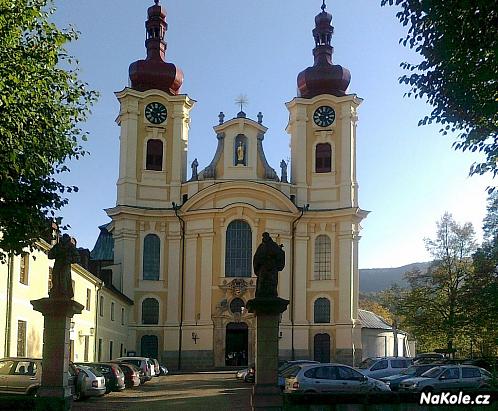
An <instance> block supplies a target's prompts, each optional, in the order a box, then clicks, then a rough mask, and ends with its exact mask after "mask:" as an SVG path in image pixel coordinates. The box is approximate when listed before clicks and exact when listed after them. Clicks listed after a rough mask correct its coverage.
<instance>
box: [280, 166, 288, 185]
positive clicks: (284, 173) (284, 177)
mask: <svg viewBox="0 0 498 411" xmlns="http://www.w3.org/2000/svg"><path fill="white" fill-rule="evenodd" d="M280 170H281V171H282V174H281V177H280V181H281V182H282V183H287V163H286V162H285V161H284V160H282V161H281V162H280Z"/></svg>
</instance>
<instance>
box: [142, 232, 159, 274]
mask: <svg viewBox="0 0 498 411" xmlns="http://www.w3.org/2000/svg"><path fill="white" fill-rule="evenodd" d="M160 259H161V240H160V239H159V237H158V236H157V235H155V234H147V235H146V236H145V238H144V257H143V278H144V280H159V263H160Z"/></svg>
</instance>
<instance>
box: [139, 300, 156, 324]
mask: <svg viewBox="0 0 498 411" xmlns="http://www.w3.org/2000/svg"><path fill="white" fill-rule="evenodd" d="M142 324H159V301H157V300H156V299H155V298H146V299H145V300H143V301H142Z"/></svg>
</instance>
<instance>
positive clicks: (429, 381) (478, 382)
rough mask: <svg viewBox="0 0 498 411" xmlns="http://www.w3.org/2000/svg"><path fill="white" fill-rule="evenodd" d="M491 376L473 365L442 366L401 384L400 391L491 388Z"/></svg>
mask: <svg viewBox="0 0 498 411" xmlns="http://www.w3.org/2000/svg"><path fill="white" fill-rule="evenodd" d="M490 381H491V374H490V373H489V371H486V370H485V369H483V368H479V367H475V366H472V365H442V366H439V367H434V368H431V369H430V370H429V371H426V372H425V373H423V374H422V375H421V376H420V377H415V378H408V379H406V380H404V381H402V382H401V383H400V384H399V391H405V392H439V391H454V390H458V391H461V390H470V389H484V388H489V386H490Z"/></svg>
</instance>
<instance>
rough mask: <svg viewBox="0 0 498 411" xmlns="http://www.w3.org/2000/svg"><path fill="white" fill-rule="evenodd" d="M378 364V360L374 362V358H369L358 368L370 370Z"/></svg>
mask: <svg viewBox="0 0 498 411" xmlns="http://www.w3.org/2000/svg"><path fill="white" fill-rule="evenodd" d="M376 362H377V360H374V359H373V358H367V359H365V360H363V361H362V362H361V364H360V365H359V366H358V368H360V369H362V370H365V369H367V368H370V367H371V366H372V365H373V364H374V363H376Z"/></svg>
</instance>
